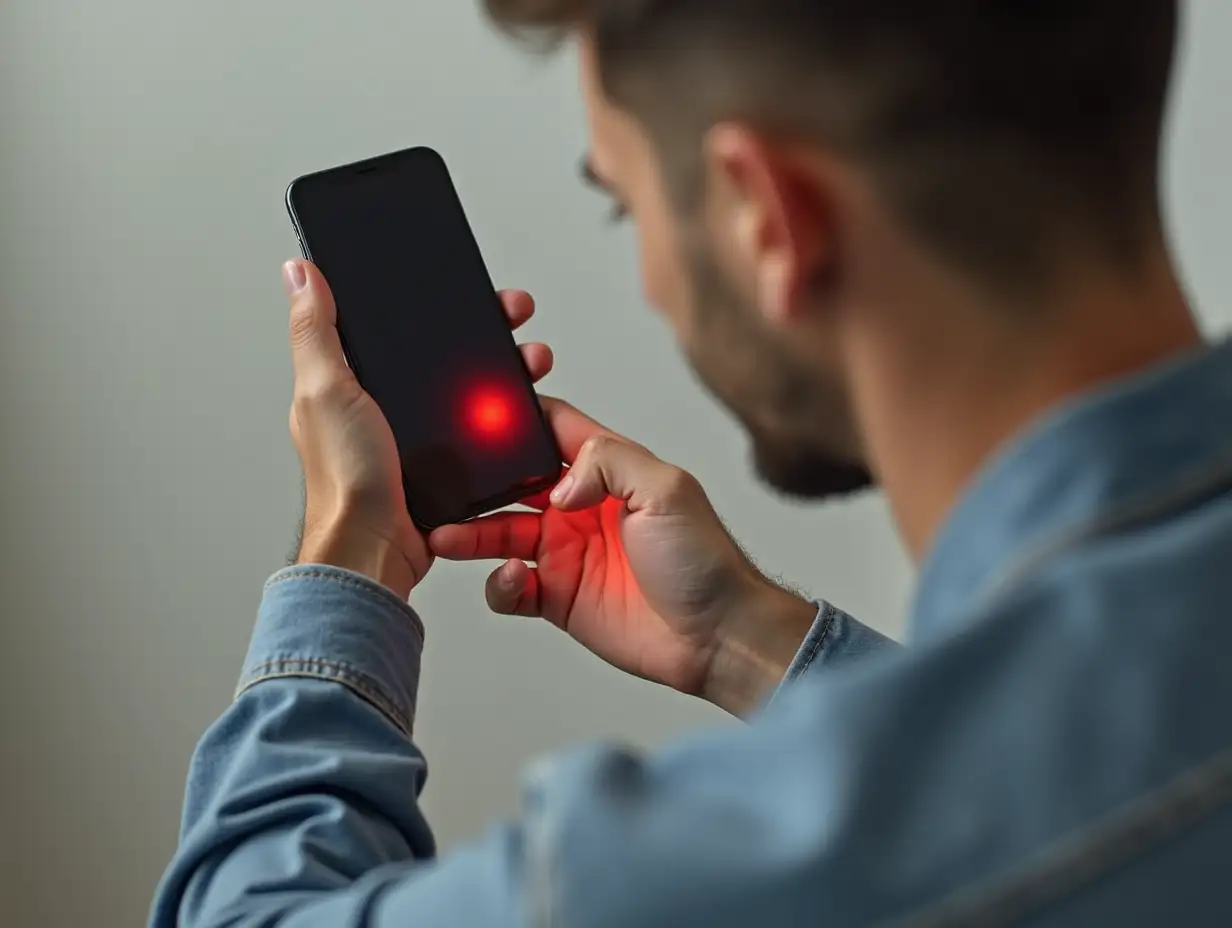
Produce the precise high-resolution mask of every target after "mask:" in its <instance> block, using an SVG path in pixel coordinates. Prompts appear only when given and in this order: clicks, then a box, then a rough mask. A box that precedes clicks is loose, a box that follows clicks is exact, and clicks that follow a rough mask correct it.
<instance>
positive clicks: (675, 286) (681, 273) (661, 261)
mask: <svg viewBox="0 0 1232 928" xmlns="http://www.w3.org/2000/svg"><path fill="white" fill-rule="evenodd" d="M638 245H639V255H640V257H639V263H640V265H641V276H642V292H643V294H644V295H645V297H646V301H647V302H648V303H649V304H650V305H651V306H653V307H654V308H655V309H656V310H657V311H658V312H659V313H661V314H662V315H663V316H664V317H665V318H666V319H667V320H668V321H669V322H670V323H671V325H672V327H673V328H674V329H675V330H676V334H677V335H678V336H680V337H681V338H682V339H683V338H684V336H685V335H686V333H687V330H688V328H689V325H690V319H691V318H692V315H693V312H692V308H693V307H692V289H691V287H690V286H689V280H688V275H687V274H686V273H685V268H684V266H683V262H682V261H681V259H680V249H679V247H678V245H677V242H676V240H675V238H674V237H673V235H672V232H671V228H670V226H669V224H668V223H666V222H664V221H653V222H649V223H639V225H638Z"/></svg>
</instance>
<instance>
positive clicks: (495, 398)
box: [467, 390, 514, 441]
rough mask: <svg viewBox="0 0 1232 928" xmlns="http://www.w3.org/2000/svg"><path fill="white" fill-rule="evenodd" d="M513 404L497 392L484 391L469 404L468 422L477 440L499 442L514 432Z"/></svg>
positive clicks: (477, 394)
mask: <svg viewBox="0 0 1232 928" xmlns="http://www.w3.org/2000/svg"><path fill="white" fill-rule="evenodd" d="M513 418H514V417H513V404H512V403H511V402H510V400H509V397H507V396H506V395H505V394H503V393H500V392H498V391H496V390H483V391H480V392H478V393H476V394H475V395H474V396H473V397H471V399H470V402H468V403H467V420H468V425H469V426H470V428H471V431H472V432H473V433H474V434H475V436H476V437H477V438H482V439H484V440H486V441H498V440H500V439H502V438H507V437H508V436H509V435H510V433H511V432H512V431H513Z"/></svg>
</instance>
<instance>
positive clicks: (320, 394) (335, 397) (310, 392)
mask: <svg viewBox="0 0 1232 928" xmlns="http://www.w3.org/2000/svg"><path fill="white" fill-rule="evenodd" d="M343 392H344V384H342V383H341V382H340V381H339V380H338V379H337V378H333V377H314V378H312V379H311V380H307V381H305V380H300V381H298V382H297V383H296V384H295V399H294V401H293V402H292V405H291V417H292V419H299V418H300V417H301V416H304V415H308V416H311V415H312V414H313V412H314V411H316V410H320V409H327V408H330V407H332V406H335V405H337V404H338V402H339V401H340V400H341V399H342V396H343Z"/></svg>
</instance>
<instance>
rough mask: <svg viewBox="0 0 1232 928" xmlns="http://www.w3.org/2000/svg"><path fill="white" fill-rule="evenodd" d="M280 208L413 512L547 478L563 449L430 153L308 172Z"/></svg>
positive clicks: (466, 505) (534, 485) (427, 514)
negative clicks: (331, 304)
mask: <svg viewBox="0 0 1232 928" xmlns="http://www.w3.org/2000/svg"><path fill="white" fill-rule="evenodd" d="M287 206H288V209H289V211H290V213H291V218H292V221H293V222H294V223H295V226H296V231H297V233H298V234H299V236H300V244H301V247H302V248H303V251H304V255H305V257H307V258H308V259H309V260H311V261H313V262H314V263H315V264H316V265H317V267H319V268H320V270H321V272H322V274H324V276H325V278H326V280H327V281H329V284H330V287H331V288H332V290H333V292H334V298H335V300H336V302H337V305H338V331H339V334H340V335H341V337H342V343H343V347H344V349H345V351H346V353H347V359H348V361H349V363H350V364H351V367H352V370H354V372H355V375H356V377H357V378H358V379H359V382H360V383H361V384H362V385H363V387H364V389H365V390H367V391H368V393H369V394H371V396H372V397H373V399H374V400H376V402H377V405H379V406H380V407H381V410H382V411H383V412H384V413H385V416H386V418H387V419H388V420H389V424H390V427H391V429H392V430H393V433H394V438H395V440H396V442H397V445H398V452H399V455H400V456H401V461H402V471H403V484H404V487H405V490H406V497H407V507H408V509H409V510H410V513H411V516H412V518H413V519H414V521H415V522H416V523H417V524H418V525H419V526H420V527H421V528H428V529H430V528H435V527H438V526H441V525H447V524H451V523H455V522H461V521H464V520H466V519H469V518H472V517H474V516H477V515H481V514H483V513H485V512H489V511H492V510H494V509H499V508H502V507H504V506H507V505H510V504H512V503H515V502H517V501H519V500H520V499H523V498H525V497H526V496H528V495H531V494H534V493H536V492H539V491H541V490H543V489H545V488H546V487H548V486H550V485H551V484H552V483H553V482H554V481H555V480H556V479H557V477H558V476H559V474H560V470H561V461H560V452H559V450H558V448H557V446H556V442H555V440H554V439H553V437H552V433H551V431H550V429H549V428H548V426H547V423H546V422H545V420H544V417H543V413H542V410H541V408H540V406H539V402H538V399H537V398H536V396H535V393H534V389H533V386H532V384H531V381H530V377H529V374H528V373H527V370H526V367H525V365H524V363H523V361H522V356H521V353H520V352H519V351H518V348H517V345H516V343H515V341H514V338H513V334H512V332H511V330H510V327H509V323H508V320H507V319H506V317H505V314H504V310H503V308H502V307H501V305H500V301H499V298H498V297H497V295H496V291H495V289H494V288H493V285H492V281H491V279H490V277H489V275H488V271H487V268H486V267H485V266H484V263H483V258H482V257H481V255H480V252H479V246H478V244H477V243H476V241H475V238H474V235H473V234H472V232H471V229H470V226H469V224H468V223H467V220H466V216H465V214H464V213H463V210H462V204H461V201H460V200H459V198H458V195H457V192H456V191H455V189H454V186H453V182H452V180H451V179H450V176H449V172H448V170H447V168H446V167H445V163H444V161H443V160H442V159H441V158H440V156H439V155H438V154H436V152H434V151H432V150H431V149H427V148H415V149H411V150H409V151H404V152H398V153H396V154H392V155H386V156H383V157H381V158H376V159H373V160H370V161H365V162H362V163H360V164H355V165H348V166H346V167H341V168H334V169H332V170H328V171H323V172H321V173H318V174H312V175H308V176H306V177H302V178H300V179H299V180H297V181H295V182H294V183H292V184H291V186H290V188H289V189H288V190H287Z"/></svg>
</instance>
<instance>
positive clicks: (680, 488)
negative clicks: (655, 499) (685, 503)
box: [663, 464, 702, 500]
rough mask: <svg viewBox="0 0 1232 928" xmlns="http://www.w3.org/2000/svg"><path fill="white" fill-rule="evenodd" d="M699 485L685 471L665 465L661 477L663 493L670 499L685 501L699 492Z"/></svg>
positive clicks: (694, 478)
mask: <svg viewBox="0 0 1232 928" xmlns="http://www.w3.org/2000/svg"><path fill="white" fill-rule="evenodd" d="M701 489H702V487H701V484H700V483H698V481H697V478H696V477H694V476H693V475H692V474H690V473H689V472H688V471H687V470H682V469H681V468H679V467H674V466H672V465H670V464H669V465H667V469H666V471H665V472H664V475H663V492H664V495H666V496H667V497H668V498H670V499H675V500H685V499H691V498H693V497H695V496H696V495H697V494H698V493H700V492H701Z"/></svg>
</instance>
